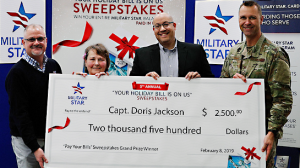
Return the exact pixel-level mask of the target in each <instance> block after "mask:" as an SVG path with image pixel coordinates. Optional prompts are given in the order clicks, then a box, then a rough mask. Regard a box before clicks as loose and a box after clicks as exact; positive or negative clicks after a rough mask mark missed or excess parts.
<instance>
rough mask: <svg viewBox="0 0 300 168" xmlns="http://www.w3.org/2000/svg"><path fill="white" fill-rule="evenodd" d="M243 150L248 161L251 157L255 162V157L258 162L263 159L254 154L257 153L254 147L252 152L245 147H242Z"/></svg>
mask: <svg viewBox="0 0 300 168" xmlns="http://www.w3.org/2000/svg"><path fill="white" fill-rule="evenodd" d="M241 149H243V150H244V151H245V152H246V153H245V155H246V159H247V160H248V159H249V158H250V157H251V159H252V160H253V157H255V158H256V159H258V160H260V158H261V157H259V156H257V154H256V153H254V151H255V149H256V148H255V147H253V148H252V149H251V150H250V148H248V149H247V148H245V147H244V146H242V148H241Z"/></svg>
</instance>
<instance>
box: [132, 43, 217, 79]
mask: <svg viewBox="0 0 300 168" xmlns="http://www.w3.org/2000/svg"><path fill="white" fill-rule="evenodd" d="M177 49H178V64H179V65H178V67H179V68H178V71H179V72H178V76H179V77H185V75H186V74H187V73H188V72H190V71H197V72H198V73H200V75H201V77H214V75H213V74H212V72H211V70H210V66H209V64H208V61H207V59H206V53H205V51H204V49H203V47H202V46H201V45H197V44H190V43H184V42H180V41H177ZM151 71H155V72H156V73H157V74H158V75H159V76H161V69H160V52H159V46H158V43H157V44H154V45H150V46H148V47H143V48H139V49H137V50H136V51H135V58H134V61H133V67H132V70H131V72H130V76H145V75H146V74H147V73H148V72H151Z"/></svg>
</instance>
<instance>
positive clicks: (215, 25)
mask: <svg viewBox="0 0 300 168" xmlns="http://www.w3.org/2000/svg"><path fill="white" fill-rule="evenodd" d="M241 3H242V1H241V0H232V1H196V5H195V36H194V43H195V44H201V45H202V46H203V47H204V49H205V51H206V58H207V59H208V62H209V63H210V64H223V62H224V59H225V58H226V56H227V55H228V53H229V50H230V48H231V47H232V46H234V45H236V44H237V43H238V42H240V41H241V37H242V36H241V31H240V28H239V26H238V23H239V19H238V11H239V6H240V4H241Z"/></svg>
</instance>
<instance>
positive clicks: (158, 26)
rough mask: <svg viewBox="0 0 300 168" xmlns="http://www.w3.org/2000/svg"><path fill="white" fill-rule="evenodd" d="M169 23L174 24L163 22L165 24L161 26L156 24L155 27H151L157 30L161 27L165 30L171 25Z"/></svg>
mask: <svg viewBox="0 0 300 168" xmlns="http://www.w3.org/2000/svg"><path fill="white" fill-rule="evenodd" d="M171 23H174V22H165V23H163V24H159V23H157V24H156V25H154V26H153V28H155V29H159V28H160V26H163V27H164V28H167V27H168V26H169V24H171Z"/></svg>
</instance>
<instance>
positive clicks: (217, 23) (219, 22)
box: [204, 5, 233, 35]
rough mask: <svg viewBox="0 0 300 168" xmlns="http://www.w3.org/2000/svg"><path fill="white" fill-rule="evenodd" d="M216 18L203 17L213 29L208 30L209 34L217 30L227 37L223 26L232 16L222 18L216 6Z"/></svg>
mask: <svg viewBox="0 0 300 168" xmlns="http://www.w3.org/2000/svg"><path fill="white" fill-rule="evenodd" d="M215 15H216V16H204V17H205V18H206V19H207V20H209V24H210V25H211V26H212V27H213V28H211V29H210V32H209V34H211V33H213V32H214V31H215V30H216V29H217V28H218V29H220V30H221V31H222V32H224V33H225V34H226V35H228V33H227V30H226V28H225V27H224V26H225V22H227V21H228V20H230V19H231V18H232V17H233V16H223V15H222V12H221V9H220V6H219V5H218V8H217V11H216V14H215Z"/></svg>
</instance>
